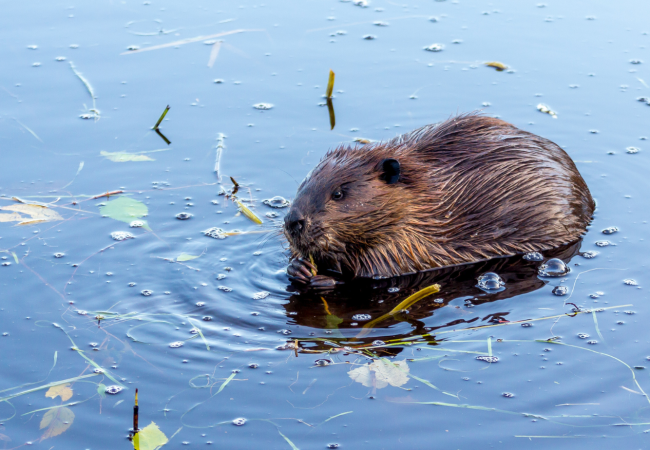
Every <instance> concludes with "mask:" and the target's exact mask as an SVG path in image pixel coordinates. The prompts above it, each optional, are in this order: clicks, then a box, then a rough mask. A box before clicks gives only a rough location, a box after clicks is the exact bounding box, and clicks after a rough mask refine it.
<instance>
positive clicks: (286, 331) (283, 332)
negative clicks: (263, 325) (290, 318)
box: [278, 330, 291, 335]
mask: <svg viewBox="0 0 650 450" xmlns="http://www.w3.org/2000/svg"><path fill="white" fill-rule="evenodd" d="M278 333H282V334H285V335H289V334H291V330H279V331H278Z"/></svg>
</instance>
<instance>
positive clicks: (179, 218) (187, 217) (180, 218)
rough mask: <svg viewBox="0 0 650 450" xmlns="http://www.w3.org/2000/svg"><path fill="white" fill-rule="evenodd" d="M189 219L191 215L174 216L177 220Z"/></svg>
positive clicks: (179, 214)
mask: <svg viewBox="0 0 650 450" xmlns="http://www.w3.org/2000/svg"><path fill="white" fill-rule="evenodd" d="M191 217H192V214H190V213H186V212H182V213H178V214H176V218H177V219H178V220H187V219H189V218H191Z"/></svg>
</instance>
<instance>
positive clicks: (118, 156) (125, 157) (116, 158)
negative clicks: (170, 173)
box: [99, 149, 167, 162]
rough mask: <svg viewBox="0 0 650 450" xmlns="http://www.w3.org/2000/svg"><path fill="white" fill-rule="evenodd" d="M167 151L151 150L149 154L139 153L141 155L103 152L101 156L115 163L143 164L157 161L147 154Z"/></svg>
mask: <svg viewBox="0 0 650 450" xmlns="http://www.w3.org/2000/svg"><path fill="white" fill-rule="evenodd" d="M165 150H167V149H162V150H150V151H147V152H139V153H128V152H105V151H103V150H102V151H101V152H99V154H100V155H101V156H103V157H104V158H106V159H108V160H109V161H113V162H129V161H132V162H142V161H155V159H153V158H151V157H150V156H147V155H145V153H155V152H162V151H165Z"/></svg>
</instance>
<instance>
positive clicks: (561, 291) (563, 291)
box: [553, 286, 569, 296]
mask: <svg viewBox="0 0 650 450" xmlns="http://www.w3.org/2000/svg"><path fill="white" fill-rule="evenodd" d="M568 292H569V288H568V287H566V286H555V287H554V288H553V295H557V296H562V295H567V293H568Z"/></svg>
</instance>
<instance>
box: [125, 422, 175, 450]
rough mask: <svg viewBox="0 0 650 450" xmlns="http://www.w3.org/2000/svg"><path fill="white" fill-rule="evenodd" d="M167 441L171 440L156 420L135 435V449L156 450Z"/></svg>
mask: <svg viewBox="0 0 650 450" xmlns="http://www.w3.org/2000/svg"><path fill="white" fill-rule="evenodd" d="M167 442H169V439H167V436H165V433H163V432H162V431H160V428H158V425H156V424H155V423H154V422H151V423H150V424H149V425H147V426H146V427H144V428H143V429H142V430H140V431H138V432H137V433H136V434H135V436H133V448H134V450H155V449H157V448H160V447H162V446H163V445H165V444H166V443H167Z"/></svg>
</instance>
